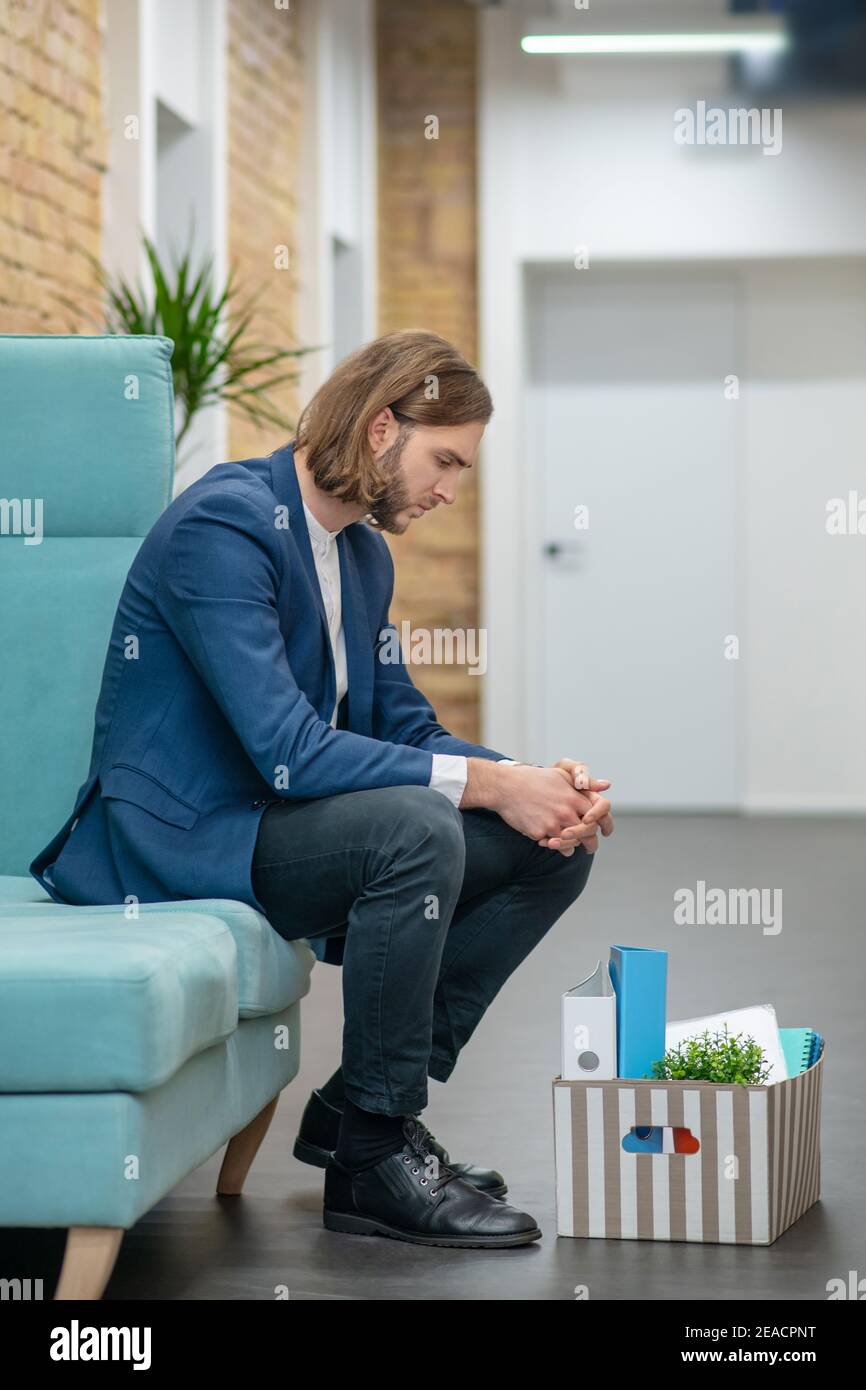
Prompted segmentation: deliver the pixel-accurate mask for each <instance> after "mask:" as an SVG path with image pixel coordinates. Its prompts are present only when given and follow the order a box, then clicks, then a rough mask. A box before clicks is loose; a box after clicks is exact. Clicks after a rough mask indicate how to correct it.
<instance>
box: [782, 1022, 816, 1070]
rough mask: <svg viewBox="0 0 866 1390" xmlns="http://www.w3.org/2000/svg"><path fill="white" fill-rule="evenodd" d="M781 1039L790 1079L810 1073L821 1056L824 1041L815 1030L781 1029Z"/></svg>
mask: <svg viewBox="0 0 866 1390" xmlns="http://www.w3.org/2000/svg"><path fill="white" fill-rule="evenodd" d="M779 1037H780V1038H781V1039H782V1051H783V1052H784V1054H785V1063H786V1065H787V1068H788V1076H789V1077H790V1076H799V1074H800V1072H801V1071H808V1070H809V1068H810V1067H813V1066H814V1065H815V1063H816V1062H817V1060H818V1058H819V1057H820V1056H821V1051H822V1049H823V1046H824V1039H823V1038H822V1037H821V1034H820V1033H816V1032H815V1029H814V1028H780V1029H779Z"/></svg>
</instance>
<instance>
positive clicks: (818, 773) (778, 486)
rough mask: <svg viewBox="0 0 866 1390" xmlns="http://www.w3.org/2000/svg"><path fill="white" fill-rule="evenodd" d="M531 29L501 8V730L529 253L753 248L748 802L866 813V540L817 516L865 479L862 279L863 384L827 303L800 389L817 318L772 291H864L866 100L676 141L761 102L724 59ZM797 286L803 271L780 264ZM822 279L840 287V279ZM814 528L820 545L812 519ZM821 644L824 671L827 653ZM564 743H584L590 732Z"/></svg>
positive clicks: (519, 696)
mask: <svg viewBox="0 0 866 1390" xmlns="http://www.w3.org/2000/svg"><path fill="white" fill-rule="evenodd" d="M534 8H535V12H536V13H537V7H534ZM710 8H712V7H710ZM720 8H721V7H720ZM530 12H531V11H530V10H529V9H527V11H526V13H527V14H528V13H530ZM576 22H577V21H576ZM541 27H543V26H541ZM520 33H521V12H520V8H519V7H516V8H512V9H506V10H488V11H486V12H485V13H484V15H483V19H482V60H481V133H480V198H481V206H480V275H481V314H482V321H481V366H482V370H483V372H484V375H485V378H486V380H487V382H488V385H489V386H490V388H491V391H492V393H493V397H494V404H495V407H496V411H495V414H494V417H493V420H492V422H491V426H490V428H489V430H488V434H487V439H486V443H485V449H484V459H483V463H482V476H481V488H482V506H483V521H482V526H483V539H484V546H483V557H484V558H483V565H484V569H483V615H482V620H483V622H484V624H485V626H486V627H487V628H488V632H489V652H490V657H489V671H488V677H487V680H486V682H485V688H484V738H485V741H486V742H489V743H491V744H492V745H493V746H494V747H500V748H508V749H510V750H518V751H519V750H520V749H521V747H522V746H523V745H524V736H525V731H526V727H527V718H528V710H527V690H526V685H527V682H526V677H525V667H526V661H527V655H528V653H527V648H526V642H525V633H526V631H527V627H526V621H525V620H526V616H527V615H526V614H525V613H524V606H523V605H524V595H525V594H526V593H527V592H528V591H529V586H528V584H527V578H528V576H527V567H528V565H529V564H530V556H529V552H528V549H527V546H526V533H525V516H526V507H525V488H526V486H531V479H530V480H527V475H526V470H527V468H528V466H529V463H528V461H527V459H526V457H525V451H524V450H523V448H522V447H521V446H522V441H523V438H524V426H525V421H524V419H523V414H522V402H523V397H524V393H523V353H524V333H523V307H522V285H523V268H524V266H525V265H526V264H528V263H532V262H539V261H553V262H558V263H563V264H571V263H573V256H574V250H575V247H576V246H578V245H586V246H587V247H588V249H589V253H590V259H591V264H595V265H602V264H613V265H615V264H617V263H633V262H650V263H651V262H653V261H661V260H663V261H674V262H677V261H694V260H706V261H722V262H724V263H726V264H727V263H730V262H738V263H742V267H743V272H744V275H746V285H747V289H748V290H749V291H750V292H751V293H753V294H754V295H755V296H757V298H755V299H753V303H754V304H755V305H756V306H757V307H756V308H755V310H754V312H755V313H756V314H758V312H759V311H760V313H759V317H760V322H761V323H763V324H765V325H766V324H767V323H770V324H771V325H775V327H771V332H770V337H769V340H768V341H763V342H762V341H759V340H758V337H757V336H756V332H755V333H750V334H747V338H748V341H747V343H746V344H745V345H744V346H745V348H746V358H747V359H748V360H749V361H751V362H752V363H753V368H754V373H755V380H754V382H753V383H752V384H751V385H749V384H748V383H746V384H745V386H744V390H743V398H742V402H741V404H742V405H743V408H744V411H745V413H746V420H747V430H746V435H747V446H746V458H745V478H744V488H743V494H742V495H743V498H744V507H743V515H742V517H741V538H742V546H741V554H742V558H743V571H744V573H743V590H742V592H743V612H742V619H743V627H744V631H745V632H746V633H747V634H748V641H747V643H746V644H745V646H746V648H747V652H748V655H747V656H746V655H744V657H743V660H744V661H748V663H749V664H748V666H747V667H744V669H743V673H742V675H743V679H742V688H743V701H744V706H745V707H744V709H743V710H742V718H743V725H744V728H745V730H746V749H747V756H746V760H745V761H746V766H745V767H744V769H743V804H744V806H745V807H747V808H754V809H773V808H778V809H791V810H794V809H800V808H802V807H803V806H804V804H805V803H806V802H807V801H808V803H809V805H810V808H811V809H825V810H827V809H829V810H840V809H866V755H864V752H863V748H862V744H863V741H862V739H860V737H859V724H860V710H859V705H860V703H861V692H862V690H863V689H864V686H866V643H864V642H863V641H862V640H861V639H860V637H859V634H860V633H861V632H862V631H863V618H864V616H866V614H864V611H863V604H864V600H863V597H862V595H863V592H864V585H863V578H864V572H863V571H864V560H863V558H861V553H862V554H863V555H866V537H863V538H860V539H859V541H858V539H857V538H854V537H849V538H836V539H835V540H831V538H829V537H827V536H826V534H825V533H823V532H822V531H821V526H822V516H823V512H822V510H821V512H820V514H819V515H817V516H816V515H815V509H816V508H820V509H823V506H824V503H825V500H826V498H828V497H830V496H834V495H843V494H844V493H846V492H847V490H848V489H849V488H858V487H859V489H860V492H861V495H864V496H866V477H864V474H863V465H862V462H861V458H862V450H861V448H860V441H861V439H862V438H863V426H864V423H866V419H864V414H863V404H862V402H863V396H864V389H863V372H864V362H866V357H864V350H866V344H864V336H863V328H862V323H863V321H864V318H866V315H864V314H863V308H864V304H863V296H860V297H859V298H858V299H856V300H855V301H854V303H852V306H851V313H850V315H849V316H848V319H847V328H846V330H845V331H844V332H843V334H842V341H838V342H835V349H834V352H833V353H832V354H831V355H834V360H835V363H836V366H837V367H838V366H839V365H840V363H841V367H842V369H843V370H844V369H845V365H846V362H847V363H848V371H849V378H848V380H847V382H840V381H839V380H838V372H837V374H836V377H835V380H834V379H833V377H832V374H828V373H826V372H825V371H824V370H823V369H822V367H821V365H820V359H821V353H820V352H819V351H818V345H819V344H820V343H821V341H822V334H823V337H824V339H828V338H829V340H835V339H836V335H837V329H836V326H835V324H836V322H837V316H836V315H834V327H833V329H832V332H830V333H829V335H828V334H827V333H826V332H824V330H823V328H822V323H821V321H820V315H822V314H824V312H825V310H824V309H821V310H820V314H819V316H818V317H817V318H816V320H815V323H814V331H813V341H812V343H811V346H809V345H808V344H807V345H806V346H803V345H802V344H801V347H800V349H799V352H800V356H801V359H802V360H801V361H800V363H799V365H798V364H797V363H793V362H791V361H790V360H787V362H786V363H785V372H783V373H782V375H783V376H784V377H785V380H784V382H783V384H782V385H781V386H780V385H779V383H778V377H779V373H780V362H781V360H782V359H777V354H787V358H788V359H790V356H791V352H792V351H793V348H789V346H788V345H789V344H791V343H792V342H796V340H797V337H798V335H797V334H796V333H794V334H793V335H792V333H791V331H790V330H791V327H792V325H791V324H790V323H788V324H786V321H785V320H786V313H790V310H788V309H787V308H786V300H785V298H784V297H783V298H782V299H781V300H780V301H779V302H776V303H775V304H774V303H773V295H774V281H773V269H772V264H767V263H772V262H776V261H779V260H786V259H790V258H800V261H801V264H802V267H803V275H804V277H805V281H804V285H803V290H804V292H805V294H806V295H807V296H808V284H809V282H808V277H809V273H810V272H809V268H808V262H809V261H810V260H814V259H816V258H818V259H821V260H822V261H827V260H829V261H831V262H833V261H838V262H839V263H840V264H839V272H840V276H841V277H842V278H841V279H840V282H839V283H840V286H842V288H841V290H840V292H841V293H842V294H848V295H850V293H851V290H850V286H851V276H852V275H854V276H857V275H859V276H860V279H859V281H858V283H859V284H862V283H863V280H862V272H861V271H860V270H859V268H855V269H853V270H852V268H851V266H850V265H849V266H848V267H847V270H846V268H845V267H844V265H842V263H841V262H842V261H844V259H845V258H851V259H853V260H854V261H855V262H856V261H858V259H859V258H866V180H864V179H863V177H862V156H861V151H862V149H863V145H864V141H866V106H864V105H863V104H862V103H850V102H849V103H838V104H831V105H822V106H814V105H813V106H797V105H796V104H794V103H793V102H787V101H786V102H785V103H784V105H783V146H782V152H781V153H780V154H779V155H778V156H776V157H773V156H767V155H764V154H763V153H762V150H761V149H760V148H758V147H713V146H703V147H700V148H697V147H695V148H689V147H682V146H678V145H677V144H675V142H674V139H673V126H674V112H675V111H676V109H677V108H679V107H682V106H691V107H694V104H695V102H696V101H697V100H698V99H701V98H702V99H704V100H706V101H707V102H708V104H709V105H715V104H718V105H724V106H725V107H727V106H733V105H736V106H740V105H749V104H751V101H750V100H746V101H744V100H743V98H742V97H741V96H736V97H735V96H733V95H732V94H730V93H728V92H726V90H725V68H724V66H723V65H721V64H720V63H719V62H718V61H717V60H710V61H707V60H698V59H693V58H692V59H687V60H682V61H681V62H680V63H678V64H672V63H669V62H665V63H663V64H662V65H661V66H658V65H656V66H653V65H652V61H651V60H634V59H629V60H627V61H626V60H620V59H607V58H604V59H602V58H599V59H592V60H582V59H551V58H542V57H532V56H529V55H527V54H524V53H522V52H521V50H520V47H519V40H520ZM587 63H589V64H591V66H587ZM749 267H751V269H749ZM575 273H587V274H589V273H591V270H589V271H584V272H575ZM788 283H790V282H789V281H788V280H786V279H785V277H784V276H783V277H782V278H781V279H780V281H779V285H781V286H784V285H785V284H788ZM821 283H822V285H823V290H822V295H823V296H824V298H825V299H826V290H827V282H826V279H825V278H822V280H821ZM775 293H776V294H778V293H779V289H778V286H777V287H776V290H775ZM768 297H769V298H768ZM801 301H802V296H801ZM837 308H838V306H837ZM797 312H798V313H799V312H800V310H798V311H797ZM800 322H801V324H802V320H801V321H800ZM648 331H651V325H648ZM761 332H762V333H766V329H762V330H761ZM826 345H827V346H829V347H831V348H832V347H833V342H832V341H828V342H827V343H826ZM785 373H787V375H785ZM786 438H787V441H788V445H789V446H790V447H786ZM806 441H808V444H807V442H806ZM792 456H795V466H794V467H793V468H790V467H788V466H786V460H788V461H790V459H791V458H792ZM813 525H814V526H815V527H816V528H817V529H816V530H814V531H812V532H810V533H809V543H808V544H807V545H806V548H805V552H804V550H803V544H804V529H805V528H808V527H810V526H813ZM858 545H860V546H862V547H863V550H862V552H861V551H860V550H858ZM804 553H805V554H808V556H809V560H808V565H804V564H803V561H802V556H803V555H804ZM816 658H817V661H818V663H820V667H821V668H822V669H821V671H820V676H819V674H818V670H817V669H816V667H814V666H813V665H812V664H811V663H812V662H813V661H815V659H816ZM565 751H569V752H572V754H573V755H574V756H580V750H579V749H574V750H563V752H565ZM801 760H805V764H806V767H805V769H804V768H803V767H802V766H801Z"/></svg>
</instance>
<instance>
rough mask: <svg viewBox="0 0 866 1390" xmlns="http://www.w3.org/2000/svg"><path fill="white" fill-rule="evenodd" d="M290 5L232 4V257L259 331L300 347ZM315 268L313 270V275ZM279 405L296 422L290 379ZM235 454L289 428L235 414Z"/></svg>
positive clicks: (297, 80) (299, 58)
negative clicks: (279, 259) (253, 296)
mask: <svg viewBox="0 0 866 1390" xmlns="http://www.w3.org/2000/svg"><path fill="white" fill-rule="evenodd" d="M305 3H309V0H292V3H291V6H290V8H289V9H288V10H284V9H276V8H275V6H274V5H273V3H272V0H228V55H227V72H226V89H227V99H228V164H229V170H228V255H229V263H230V265H231V266H233V267H234V269H235V272H236V278H237V282H238V284H239V286H240V287H241V294H240V295H239V300H240V299H241V298H243V297H246V295H245V293H244V291H246V293H247V294H250V293H253V292H254V291H256V290H258V289H259V288H260V287H261V286H262V285H264V286H265V292H264V294H263V295H262V297H261V301H260V303H261V307H262V310H263V312H261V313H259V314H257V316H256V319H255V321H254V324H253V330H252V331H253V334H254V336H255V338H256V339H258V340H259V341H261V342H266V343H270V344H274V345H276V346H280V347H287V346H296V345H298V341H297V333H296V321H297V320H296V294H297V286H298V276H299V274H301V273H304V272H303V269H302V268H300V269H299V267H298V265H297V225H298V216H299V209H298V199H297V194H296V189H297V186H298V169H299V154H300V142H301V138H302V135H301V127H302V120H303V112H304V109H305V107H306V104H307V90H306V87H305V73H304V69H303V54H302V52H301V47H300V19H301V14H300V11H301V6H302V4H305ZM277 246H287V247H288V251H289V268H288V269H287V270H282V269H277V268H275V264H274V248H275V247H277ZM308 273H309V272H308ZM274 401H275V402H276V403H277V404H278V405H279V407H280V409H282V410H285V411H286V412H287V413H288V414H289V415H290V416H291V418H292V420H293V421H295V420H297V415H298V410H299V400H298V393H297V388H296V387H295V386H294V384H292V383H286V384H285V385H283V386H281V387H279V388H278V389H277V390H276V391H275V392H274ZM229 421H230V425H229V440H230V447H229V453H230V457H232V458H249V457H252V456H253V455H256V454H260V453H268V452H270V450H271V449H273V448H275V447H276V446H277V445H278V444H282V443H283V442H284V440H285V439H286V438H288V437H289V436H288V434H287V432H286V431H285V430H281V429H280V428H279V427H278V426H276V425H273V426H271V425H266V426H256V425H254V424H252V423H251V422H250V421H248V420H247V419H246V418H243V417H238V416H237V415H236V414H235V412H234V411H232V412H230V414H229Z"/></svg>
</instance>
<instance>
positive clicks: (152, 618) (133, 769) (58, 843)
mask: <svg viewBox="0 0 866 1390" xmlns="http://www.w3.org/2000/svg"><path fill="white" fill-rule="evenodd" d="M337 548H338V551H339V559H340V580H341V593H342V609H343V627H344V633H345V639H346V663H347V668H348V692H347V694H346V696H345V700H344V702H343V704H341V709H340V721H339V722H340V724H341V725H342V727H339V728H337V729H334V728H332V726H331V724H330V722H329V721H330V718H331V715H332V712H333V708H334V700H335V698H336V674H335V670H334V660H333V652H332V650H331V643H330V637H329V633H328V623H327V618H326V615H325V609H324V605H323V603H322V597H321V591H320V588H319V581H318V576H317V574H316V568H315V561H314V559H313V552H312V548H311V546H310V539H309V532H308V529H307V521H306V517H305V514H304V508H303V502H302V498H301V491H300V487H299V485H298V479H297V475H296V473H295V465H294V457H293V448H292V444H291V443H288V444H286V445H284V446H283V448H281V449H278V450H276V451H275V452H274V453H273V454H270V455H269V456H268V457H267V458H256V459H246V460H243V461H241V462H237V463H222V464H218V465H217V466H216V467H214V468H212V469H210V471H209V472H208V473H206V474H205V475H204V477H203V478H200V479H199V480H198V481H197V482H195V483H193V484H192V485H191V486H190V487H188V488H187V489H186V490H185V491H184V492H182V493H181V494H180V496H179V497H177V498H176V499H175V500H174V501H173V502H172V503H171V504H170V506H169V507H167V508H166V510H165V511H164V512H163V514H162V516H161V517H160V518H159V520H158V521H157V522H156V524H155V525H154V526H153V527H152V529H151V531H150V532H149V533H148V535H147V536H146V537H145V539H144V541H143V542H142V545H141V548H140V549H139V551H138V554H137V555H136V557H135V560H134V561H133V564H132V566H131V568H130V570H129V574H128V576H127V579H126V583H125V585H124V588H123V592H122V594H121V596H120V602H119V604H118V607H117V613H116V616H115V620H114V626H113V628H112V632H111V638H110V642H109V647H108V653H107V656H106V661H105V668H104V672H103V677H102V687H101V690H100V694H99V700H98V703H97V706H96V715H95V728H94V736H93V749H92V754H91V760H90V770H89V772H88V775H87V778H86V779H85V781H84V783H83V784H82V786H81V788H80V790H79V792H78V795H77V797H76V799H75V804H74V806H73V808H72V811H71V813H70V815H69V818H68V819H67V821H66V823H65V824H64V825H63V826H62V828H61V829H60V830H59V831H58V833H57V834H56V835H55V836H54V838H53V839H52V840H51V842H50V844H48V845H47V846H46V847H45V849H43V850H42V851H41V853H40V854H38V855H37V856H36V858H35V859H34V860H33V863H32V864H31V865H30V872H31V873H32V874H33V875H34V877H35V878H36V879H37V880H38V881H39V883H41V884H42V886H43V888H44V889H45V890H46V892H47V893H48V894H49V895H50V896H51V897H52V898H53V899H54V901H55V902H66V903H75V904H78V905H87V904H94V903H121V902H123V901H124V899H126V898H128V897H133V898H135V899H137V900H138V901H139V902H169V901H177V900H179V899H185V898H232V899H235V900H237V901H240V902H246V903H249V904H250V905H251V906H252V907H254V908H257V909H258V910H259V911H260V912H262V911H264V909H263V908H262V905H261V903H259V902H258V900H257V899H256V896H255V894H254V892H253V886H252V878H251V870H252V859H253V851H254V848H255V842H256V835H257V833H258V827H259V820H260V819H261V816H262V813H263V811H264V808H265V807H266V806H267V805H269V804H270V803H272V802H275V801H278V800H280V799H282V798H286V799H288V800H291V799H293V798H306V797H322V796H333V795H335V794H336V793H339V792H351V791H361V790H364V789H366V788H372V787H393V786H403V785H407V784H412V785H421V786H424V785H427V784H428V783H429V781H430V773H431V769H432V762H433V754H434V753H460V754H464V755H466V756H474V757H481V758H492V759H497V758H503V757H505V756H506V755H505V754H504V753H499V752H496V751H495V750H494V749H491V748H485V747H482V746H480V745H477V744H473V743H467V742H465V741H464V740H463V739H459V738H455V737H453V736H452V735H451V734H449V733H448V732H447V731H446V730H445V729H443V728H442V726H441V725H440V724H439V723H437V721H436V717H435V714H434V711H433V708H432V706H431V705H430V703H429V702H428V701H427V700H426V699H425V697H424V696H423V695H422V694H421V692H420V691H419V690H417V689H416V687H415V686H414V685H413V683H412V681H411V679H410V676H409V673H408V671H407V669H406V666H405V664H403V663H401V662H394V661H393V660H391V661H390V662H383V661H380V660H377V655H376V654H377V649H378V648H379V647H380V646H381V644H382V641H383V639H384V632H383V629H386V628H387V627H388V626H389V615H388V610H389V605H390V602H391V595H392V591H393V586H394V564H393V560H392V558H391V552H390V550H389V549H388V546H387V544H386V543H385V539H384V537H383V536H382V535H381V534H380V533H379V532H377V531H376V530H375V529H374V528H373V527H371V526H370V525H369V524H368V523H367V522H365V521H359V522H355V523H354V524H352V525H350V526H346V527H345V528H344V529H343V530H342V531H341V532H340V534H339V536H338V538H337ZM393 631H394V629H393V628H392V629H391V632H392V634H393ZM392 654H393V651H392ZM344 706H345V708H344ZM344 944H345V937H344V935H341V936H336V937H328V938H324V939H322V940H319V941H316V940H313V941H311V945H312V947H313V950H314V951H315V953H316V955H317V956H318V958H319V959H320V960H326V961H328V962H330V963H332V964H341V963H342V959H343V948H344Z"/></svg>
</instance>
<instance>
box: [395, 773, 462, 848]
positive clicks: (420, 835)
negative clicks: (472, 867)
mask: <svg viewBox="0 0 866 1390" xmlns="http://www.w3.org/2000/svg"><path fill="white" fill-rule="evenodd" d="M384 790H385V793H386V795H385V796H384V798H383V804H384V805H385V806H387V814H388V820H389V823H390V825H391V827H392V830H393V833H394V834H396V835H398V836H399V837H400V838H401V839H402V840H403V841H404V843H406V844H412V845H415V844H418V843H419V842H420V841H421V840H428V839H429V840H432V841H434V842H435V845H436V848H437V850H438V851H440V852H441V853H443V854H449V855H451V856H453V857H455V858H460V859H462V858H463V857H464V856H465V853H466V842H465V839H464V836H463V817H462V815H461V813H460V811H459V810H458V808H457V807H456V806H455V805H454V803H453V801H450V800H449V799H448V797H447V796H445V795H443V793H442V792H440V791H436V789H435V787H423V786H417V785H411V786H405V787H387V788H385V789H384Z"/></svg>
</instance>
